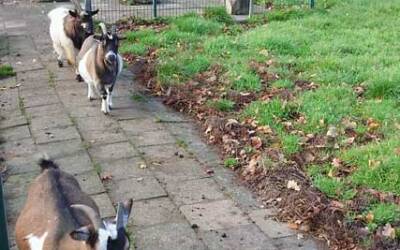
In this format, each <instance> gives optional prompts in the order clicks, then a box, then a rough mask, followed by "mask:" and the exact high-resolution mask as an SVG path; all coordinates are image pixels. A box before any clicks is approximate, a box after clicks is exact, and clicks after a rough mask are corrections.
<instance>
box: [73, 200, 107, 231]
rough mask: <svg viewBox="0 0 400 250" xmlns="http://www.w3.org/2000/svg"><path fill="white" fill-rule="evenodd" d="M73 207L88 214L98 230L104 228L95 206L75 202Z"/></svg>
mask: <svg viewBox="0 0 400 250" xmlns="http://www.w3.org/2000/svg"><path fill="white" fill-rule="evenodd" d="M71 207H72V208H75V209H78V210H80V211H82V212H83V213H84V214H86V216H87V217H88V219H89V220H90V222H91V223H92V225H93V227H94V229H95V230H96V231H98V230H99V229H100V228H104V225H103V223H102V220H101V218H100V215H99V214H98V213H97V212H96V211H95V210H94V209H93V208H91V207H89V206H86V205H83V204H74V205H71Z"/></svg>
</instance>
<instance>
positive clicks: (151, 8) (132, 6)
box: [86, 0, 315, 23]
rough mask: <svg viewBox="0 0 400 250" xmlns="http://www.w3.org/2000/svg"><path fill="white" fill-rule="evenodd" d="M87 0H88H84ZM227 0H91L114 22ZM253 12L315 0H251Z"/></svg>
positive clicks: (102, 17)
mask: <svg viewBox="0 0 400 250" xmlns="http://www.w3.org/2000/svg"><path fill="white" fill-rule="evenodd" d="M86 1H88V0H86ZM226 1H228V0H91V3H92V9H100V12H99V14H98V15H97V18H98V19H100V20H102V21H104V22H106V23H114V22H115V21H117V20H120V19H123V18H126V17H137V18H140V19H151V18H154V17H169V16H179V15H182V14H185V13H189V12H196V13H202V12H203V10H204V9H205V8H206V7H217V6H225V5H226ZM250 3H251V5H252V8H250V9H251V10H252V11H253V12H254V13H260V12H264V11H267V10H268V4H269V3H273V4H274V5H276V6H279V7H286V6H293V5H296V6H310V7H313V6H314V4H315V0H252V1H250Z"/></svg>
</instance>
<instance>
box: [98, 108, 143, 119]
mask: <svg viewBox="0 0 400 250" xmlns="http://www.w3.org/2000/svg"><path fill="white" fill-rule="evenodd" d="M99 108H100V105H99ZM110 116H111V117H113V118H115V119H116V120H118V121H124V120H132V119H140V118H148V117H150V114H149V113H148V112H146V110H143V109H139V108H118V107H114V109H113V110H112V111H111V113H110Z"/></svg>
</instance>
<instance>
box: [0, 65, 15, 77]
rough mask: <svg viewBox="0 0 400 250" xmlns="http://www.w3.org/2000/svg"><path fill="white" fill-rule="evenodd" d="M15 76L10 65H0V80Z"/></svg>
mask: <svg viewBox="0 0 400 250" xmlns="http://www.w3.org/2000/svg"><path fill="white" fill-rule="evenodd" d="M10 76H15V72H14V70H13V68H12V67H11V66H10V65H6V64H5V65H0V79H3V78H7V77H10Z"/></svg>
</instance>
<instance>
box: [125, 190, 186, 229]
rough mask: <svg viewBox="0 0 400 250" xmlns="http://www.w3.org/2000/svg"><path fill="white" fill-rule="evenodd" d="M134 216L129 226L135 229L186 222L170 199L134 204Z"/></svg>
mask: <svg viewBox="0 0 400 250" xmlns="http://www.w3.org/2000/svg"><path fill="white" fill-rule="evenodd" d="M133 214H134V215H133V216H131V218H130V221H129V225H130V226H134V227H140V226H152V225H156V224H163V223H169V222H184V221H185V220H184V218H183V216H182V215H181V214H180V213H179V210H178V208H177V207H176V206H175V205H174V203H172V201H171V200H170V199H169V198H168V197H164V198H157V199H150V200H143V201H137V202H134V203H133Z"/></svg>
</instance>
